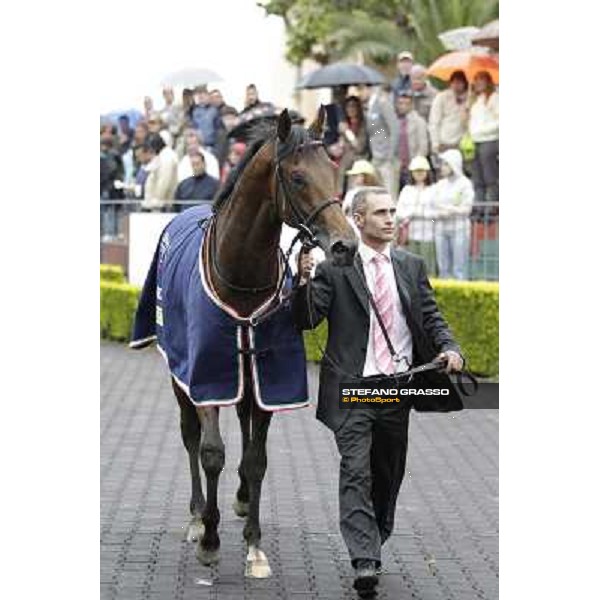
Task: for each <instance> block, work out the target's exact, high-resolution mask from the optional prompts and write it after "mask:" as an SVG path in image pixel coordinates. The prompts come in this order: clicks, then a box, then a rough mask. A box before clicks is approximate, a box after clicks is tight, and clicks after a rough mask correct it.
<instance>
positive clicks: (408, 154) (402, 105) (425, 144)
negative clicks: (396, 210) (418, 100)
mask: <svg viewBox="0 0 600 600" xmlns="http://www.w3.org/2000/svg"><path fill="white" fill-rule="evenodd" d="M396 114H397V115H398V129H399V135H398V151H397V156H398V168H399V170H400V190H402V188H403V187H404V186H405V185H406V184H407V183H408V182H409V181H410V171H409V165H410V162H411V161H412V159H413V158H414V157H415V156H427V155H428V154H429V138H428V136H427V123H426V122H425V119H423V117H421V116H420V115H419V114H418V113H417V111H416V110H414V109H413V99H412V92H411V91H410V90H404V91H402V92H400V93H399V94H398V96H396Z"/></svg>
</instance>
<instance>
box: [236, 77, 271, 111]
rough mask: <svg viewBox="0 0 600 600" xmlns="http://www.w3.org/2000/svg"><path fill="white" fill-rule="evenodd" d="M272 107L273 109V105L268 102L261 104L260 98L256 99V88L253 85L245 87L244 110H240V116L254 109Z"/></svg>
mask: <svg viewBox="0 0 600 600" xmlns="http://www.w3.org/2000/svg"><path fill="white" fill-rule="evenodd" d="M272 107H273V105H272V104H271V103H270V102H263V101H262V100H260V98H259V97H258V89H257V88H256V86H255V85H254V84H253V83H251V84H249V85H248V86H246V98H245V100H244V110H242V112H241V113H240V115H243V114H245V113H247V112H250V111H251V110H253V109H256V108H265V109H269V108H272Z"/></svg>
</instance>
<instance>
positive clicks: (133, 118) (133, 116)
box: [100, 108, 143, 127]
mask: <svg viewBox="0 0 600 600" xmlns="http://www.w3.org/2000/svg"><path fill="white" fill-rule="evenodd" d="M121 115H127V116H128V117H129V124H130V125H131V127H135V126H136V124H137V122H138V121H140V120H141V119H142V118H143V115H142V113H141V112H140V111H139V110H137V109H135V108H130V109H128V110H113V111H111V112H109V113H106V114H104V115H102V116H101V117H100V121H101V122H102V123H112V124H113V125H117V124H118V122H119V117H120V116H121Z"/></svg>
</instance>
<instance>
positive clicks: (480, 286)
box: [100, 279, 499, 377]
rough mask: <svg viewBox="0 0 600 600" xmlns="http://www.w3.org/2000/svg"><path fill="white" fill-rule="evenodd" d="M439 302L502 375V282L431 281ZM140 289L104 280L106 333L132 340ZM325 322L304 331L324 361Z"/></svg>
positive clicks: (485, 371) (473, 361) (483, 365)
mask: <svg viewBox="0 0 600 600" xmlns="http://www.w3.org/2000/svg"><path fill="white" fill-rule="evenodd" d="M431 284H432V286H433V289H434V290H435V296H436V300H437V303H438V306H439V308H440V310H441V312H442V314H443V315H444V317H445V318H446V320H447V321H448V324H449V326H450V329H451V330H452V332H453V334H454V336H455V338H456V340H457V341H458V343H459V344H460V346H461V348H462V350H463V353H464V354H465V356H466V358H467V362H468V366H469V369H470V370H471V371H473V372H474V373H477V374H479V375H485V376H487V377H497V376H498V335H499V330H498V295H499V286H498V284H497V283H495V282H488V281H447V280H441V279H433V280H432V281H431ZM139 295H140V290H139V288H137V287H134V286H132V285H128V284H126V283H115V282H113V281H100V332H101V335H102V337H106V338H109V339H113V340H128V339H129V336H130V335H131V327H132V324H133V315H134V312H135V308H136V306H137V302H138V298H139ZM326 339H327V323H322V324H321V325H320V326H319V327H318V328H317V329H316V330H315V332H312V331H305V332H304V342H305V346H306V356H307V358H308V360H320V358H321V353H320V351H319V348H318V344H320V345H321V346H322V347H325V341H326Z"/></svg>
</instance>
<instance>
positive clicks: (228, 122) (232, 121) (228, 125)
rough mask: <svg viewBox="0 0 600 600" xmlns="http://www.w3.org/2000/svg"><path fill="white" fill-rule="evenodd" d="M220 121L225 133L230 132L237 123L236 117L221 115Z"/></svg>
mask: <svg viewBox="0 0 600 600" xmlns="http://www.w3.org/2000/svg"><path fill="white" fill-rule="evenodd" d="M222 120H223V125H225V129H226V130H227V131H231V130H232V129H233V128H234V127H235V126H236V125H237V124H238V122H239V118H238V117H237V115H223V119H222Z"/></svg>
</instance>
